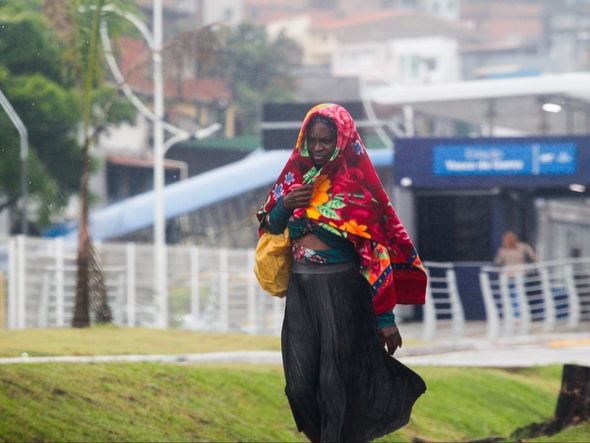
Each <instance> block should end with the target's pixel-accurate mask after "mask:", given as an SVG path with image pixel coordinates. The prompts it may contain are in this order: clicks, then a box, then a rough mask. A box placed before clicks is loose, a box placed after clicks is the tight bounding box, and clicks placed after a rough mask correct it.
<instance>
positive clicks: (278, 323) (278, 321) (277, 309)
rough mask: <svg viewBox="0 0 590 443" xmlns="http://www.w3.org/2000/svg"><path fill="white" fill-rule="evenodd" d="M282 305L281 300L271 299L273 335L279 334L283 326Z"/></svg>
mask: <svg viewBox="0 0 590 443" xmlns="http://www.w3.org/2000/svg"><path fill="white" fill-rule="evenodd" d="M284 312H285V310H284V304H283V299H282V298H278V297H273V300H272V331H273V334H275V335H280V334H281V327H282V325H283V321H282V320H283V313H284Z"/></svg>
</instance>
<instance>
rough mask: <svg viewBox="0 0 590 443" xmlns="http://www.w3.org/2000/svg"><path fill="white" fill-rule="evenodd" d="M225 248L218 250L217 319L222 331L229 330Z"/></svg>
mask: <svg viewBox="0 0 590 443" xmlns="http://www.w3.org/2000/svg"><path fill="white" fill-rule="evenodd" d="M227 266H228V263H227V249H225V248H222V249H220V251H219V317H220V318H219V321H220V327H221V330H222V331H223V332H227V331H229V294H228V281H227V279H228V275H227V274H228V273H227Z"/></svg>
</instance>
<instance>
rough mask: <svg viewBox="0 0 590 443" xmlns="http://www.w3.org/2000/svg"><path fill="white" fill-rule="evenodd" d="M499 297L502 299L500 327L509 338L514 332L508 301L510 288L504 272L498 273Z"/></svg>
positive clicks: (512, 317)
mask: <svg viewBox="0 0 590 443" xmlns="http://www.w3.org/2000/svg"><path fill="white" fill-rule="evenodd" d="M500 295H501V298H502V320H503V321H502V326H503V328H502V329H503V332H504V334H505V335H507V336H510V335H512V333H513V332H514V311H513V310H512V300H511V299H510V287H509V282H508V276H507V275H506V272H505V271H500Z"/></svg>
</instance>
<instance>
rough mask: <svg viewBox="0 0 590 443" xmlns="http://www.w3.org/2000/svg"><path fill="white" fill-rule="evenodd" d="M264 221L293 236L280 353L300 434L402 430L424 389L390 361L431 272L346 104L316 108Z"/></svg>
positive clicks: (320, 436) (367, 434)
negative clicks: (403, 313)
mask: <svg viewBox="0 0 590 443" xmlns="http://www.w3.org/2000/svg"><path fill="white" fill-rule="evenodd" d="M258 218H259V220H260V221H261V230H262V231H267V232H270V233H273V234H279V233H283V231H284V230H285V229H288V232H289V237H290V239H291V255H292V260H293V264H292V268H291V274H290V279H289V283H288V289H287V294H286V297H287V299H286V308H285V317H284V322H283V330H282V353H283V365H284V371H285V379H286V389H285V392H286V394H287V398H288V400H289V404H290V406H291V410H292V412H293V416H294V419H295V422H296V424H297V427H298V429H299V431H301V432H303V433H305V435H306V436H307V437H308V438H309V439H310V440H311V441H314V442H315V441H322V442H324V441H326V442H328V441H329V442H340V441H359V442H366V441H369V440H371V439H374V438H378V437H380V436H383V435H385V434H387V433H390V432H393V431H394V430H396V429H398V428H400V427H401V426H404V425H405V424H406V423H407V422H408V420H409V418H410V413H411V409H412V406H413V404H414V402H415V401H416V399H417V398H418V397H419V396H420V395H421V394H422V393H423V392H424V391H425V390H426V386H425V384H424V381H423V380H422V379H421V378H420V376H419V375H418V374H416V373H415V372H414V371H412V370H411V369H409V368H407V367H406V366H404V365H403V364H401V363H400V362H399V361H397V360H396V359H395V358H393V357H392V356H393V353H394V352H395V350H396V349H397V348H398V347H401V346H402V337H401V335H400V332H399V329H398V327H397V326H396V323H395V316H394V314H393V307H394V306H395V305H396V303H405V304H421V303H424V296H425V288H426V274H425V272H424V268H423V266H422V263H421V262H420V259H419V258H418V256H417V254H416V250H415V249H414V246H413V245H412V242H411V240H410V238H409V237H408V234H407V233H406V231H405V229H404V227H403V226H402V224H401V223H400V220H399V218H398V217H397V215H396V214H395V212H394V209H393V206H392V205H391V203H390V201H389V198H388V197H387V194H386V193H385V191H384V189H383V186H382V185H381V182H380V181H379V179H378V177H377V174H376V172H375V169H374V167H373V165H372V164H371V161H370V159H369V157H368V155H367V151H366V149H365V147H364V145H363V143H362V141H361V138H360V136H359V134H358V132H357V130H356V127H355V123H354V121H353V119H352V117H351V116H350V114H349V113H348V112H347V111H346V110H345V109H344V108H342V107H341V106H338V105H335V104H323V105H318V106H316V107H314V108H313V109H311V110H310V111H309V112H308V114H307V115H306V117H305V119H304V120H303V124H302V127H301V130H300V133H299V137H298V139H297V143H296V147H295V149H294V151H293V153H292V155H291V157H290V158H289V160H288V161H287V164H286V165H285V167H284V169H283V171H282V172H281V174H280V175H279V178H278V180H277V182H276V183H275V185H274V186H273V187H272V189H271V192H270V193H269V195H268V198H267V200H266V202H265V203H264V205H263V206H262V208H261V209H260V211H259V212H258ZM385 346H386V347H387V352H386V350H385ZM388 354H389V355H388Z"/></svg>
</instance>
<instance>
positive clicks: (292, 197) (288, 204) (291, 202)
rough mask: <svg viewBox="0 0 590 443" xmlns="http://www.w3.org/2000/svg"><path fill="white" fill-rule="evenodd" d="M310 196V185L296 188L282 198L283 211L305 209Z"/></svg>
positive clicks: (311, 187) (311, 186)
mask: <svg viewBox="0 0 590 443" xmlns="http://www.w3.org/2000/svg"><path fill="white" fill-rule="evenodd" d="M312 195H313V185H312V184H307V185H301V186H298V187H296V188H293V189H291V192H289V193H288V194H287V195H285V196H284V197H283V206H284V207H285V209H297V208H307V207H308V206H309V202H310V201H311V197H312Z"/></svg>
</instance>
